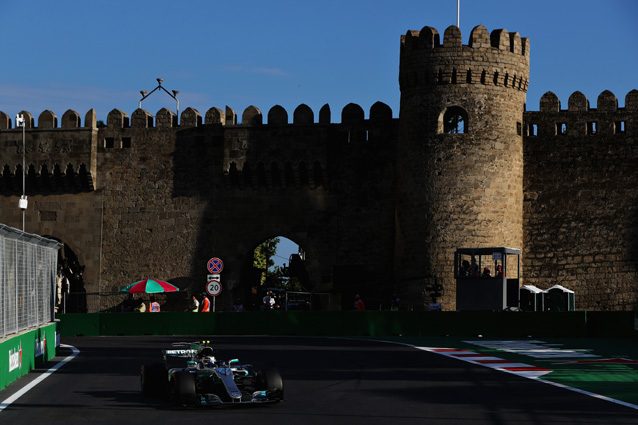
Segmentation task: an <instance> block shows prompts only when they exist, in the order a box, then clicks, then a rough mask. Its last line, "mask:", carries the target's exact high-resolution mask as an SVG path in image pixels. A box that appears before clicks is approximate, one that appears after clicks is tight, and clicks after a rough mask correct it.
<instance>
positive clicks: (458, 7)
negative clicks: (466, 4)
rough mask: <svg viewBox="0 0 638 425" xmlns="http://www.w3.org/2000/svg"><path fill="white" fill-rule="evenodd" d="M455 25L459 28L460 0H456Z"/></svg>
mask: <svg viewBox="0 0 638 425" xmlns="http://www.w3.org/2000/svg"><path fill="white" fill-rule="evenodd" d="M456 27H457V28H459V29H460V28H461V0H456Z"/></svg>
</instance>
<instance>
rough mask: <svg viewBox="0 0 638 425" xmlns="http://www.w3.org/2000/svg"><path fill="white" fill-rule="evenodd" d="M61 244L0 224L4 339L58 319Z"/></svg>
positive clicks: (0, 305)
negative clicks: (56, 295) (56, 293)
mask: <svg viewBox="0 0 638 425" xmlns="http://www.w3.org/2000/svg"><path fill="white" fill-rule="evenodd" d="M60 246H61V245H60V244H59V243H58V242H57V241H53V240H50V239H46V238H43V237H41V236H37V235H32V234H28V233H24V232H22V231H20V230H18V229H14V228H11V227H8V226H5V225H2V224H0V338H4V337H5V336H7V335H10V334H14V333H18V332H21V331H23V330H25V329H29V328H33V327H36V326H39V325H41V324H44V323H48V322H51V321H52V320H53V319H54V316H53V314H54V311H53V303H54V296H55V295H54V288H55V281H56V269H57V263H58V249H59V247H60Z"/></svg>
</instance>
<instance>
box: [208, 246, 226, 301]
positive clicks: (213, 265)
mask: <svg viewBox="0 0 638 425" xmlns="http://www.w3.org/2000/svg"><path fill="white" fill-rule="evenodd" d="M206 268H207V269H208V273H210V274H209V275H208V276H207V279H206V282H207V283H206V292H207V293H208V294H209V295H210V296H212V297H213V313H214V312H215V300H216V298H217V296H218V295H219V294H221V292H222V284H221V272H222V270H224V262H223V261H222V259H221V258H219V257H212V258H211V259H210V260H208V262H207V263H206Z"/></svg>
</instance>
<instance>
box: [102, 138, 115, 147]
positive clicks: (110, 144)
mask: <svg viewBox="0 0 638 425" xmlns="http://www.w3.org/2000/svg"><path fill="white" fill-rule="evenodd" d="M104 147H105V148H106V149H112V148H114V147H115V139H113V138H112V137H107V138H105V139H104Z"/></svg>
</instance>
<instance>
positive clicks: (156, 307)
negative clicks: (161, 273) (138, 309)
mask: <svg viewBox="0 0 638 425" xmlns="http://www.w3.org/2000/svg"><path fill="white" fill-rule="evenodd" d="M149 312H151V313H159V312H160V303H158V302H157V300H156V299H155V298H151V304H150V306H149Z"/></svg>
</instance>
